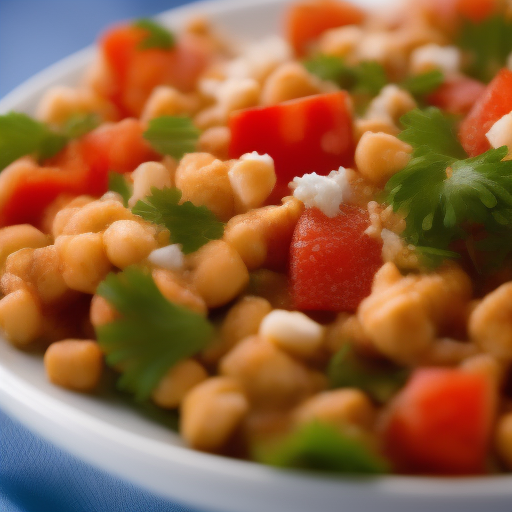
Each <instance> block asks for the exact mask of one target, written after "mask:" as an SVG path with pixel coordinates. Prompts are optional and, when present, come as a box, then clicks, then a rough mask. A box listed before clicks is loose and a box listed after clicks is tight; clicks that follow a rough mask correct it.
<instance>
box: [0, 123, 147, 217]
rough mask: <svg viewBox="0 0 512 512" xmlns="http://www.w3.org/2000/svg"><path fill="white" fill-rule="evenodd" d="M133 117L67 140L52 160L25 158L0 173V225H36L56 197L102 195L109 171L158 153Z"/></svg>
mask: <svg viewBox="0 0 512 512" xmlns="http://www.w3.org/2000/svg"><path fill="white" fill-rule="evenodd" d="M142 133H143V128H142V125H141V124H140V122H139V121H136V120H135V119H125V120H124V121H121V122H119V123H115V124H114V123H113V124H106V125H103V126H101V127H99V128H97V129H96V130H94V131H92V132H90V133H89V134H87V135H85V136H84V137H83V138H82V139H80V140H78V141H72V142H71V143H70V144H68V146H67V147H66V148H65V149H64V150H63V151H62V152H61V153H59V154H58V155H57V156H56V157H54V158H52V159H50V160H48V161H47V162H45V165H44V166H40V165H38V164H37V163H36V162H34V161H33V160H32V159H30V158H23V159H21V160H19V161H17V162H14V163H13V164H12V165H10V166H9V167H8V168H7V169H4V171H2V173H1V174H0V190H1V191H2V194H1V195H0V226H7V225H11V224H23V223H30V224H34V225H38V223H39V222H40V220H41V215H42V213H43V211H44V209H45V208H46V207H47V206H48V205H49V204H50V203H51V202H52V201H54V200H55V199H56V198H57V197H58V196H59V195H61V194H69V195H81V194H90V195H93V196H101V195H102V194H104V193H105V192H106V191H107V189H108V173H109V171H117V172H129V171H133V170H134V169H135V168H136V167H137V166H138V165H139V164H141V163H143V162H145V161H148V160H152V159H154V158H155V157H156V156H157V155H156V153H154V151H153V150H152V149H151V147H150V146H149V145H148V143H147V142H146V141H145V140H144V139H143V137H142Z"/></svg>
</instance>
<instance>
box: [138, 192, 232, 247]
mask: <svg viewBox="0 0 512 512" xmlns="http://www.w3.org/2000/svg"><path fill="white" fill-rule="evenodd" d="M180 199H181V191H180V190H178V189H177V188H172V189H171V188H164V189H163V190H160V189H158V188H155V187H153V188H152V189H151V195H150V196H148V197H146V199H145V200H144V201H137V204H136V205H135V206H134V207H133V208H132V212H133V213H134V214H135V215H140V216H141V217H142V218H143V219H145V220H147V221H149V222H153V223H155V224H162V225H164V226H165V227H166V228H167V229H168V230H169V231H170V232H171V242H172V243H173V244H181V245H182V250H183V252H184V253H185V254H190V253H192V252H195V251H197V250H198V249H199V248H201V247H202V246H203V245H205V244H206V243H208V242H209V241H210V240H217V239H219V238H222V236H223V235H224V224H223V223H222V222H220V221H219V220H217V218H216V217H215V215H214V214H213V213H212V212H211V211H210V210H209V209H208V208H207V207H206V206H195V205H194V204H192V203H191V202H190V201H186V202H185V203H183V204H179V202H180Z"/></svg>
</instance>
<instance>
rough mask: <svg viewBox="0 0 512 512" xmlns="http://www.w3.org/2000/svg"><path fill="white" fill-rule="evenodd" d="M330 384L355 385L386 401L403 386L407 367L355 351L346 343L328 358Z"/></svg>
mask: <svg viewBox="0 0 512 512" xmlns="http://www.w3.org/2000/svg"><path fill="white" fill-rule="evenodd" d="M327 374H328V377H329V383H330V385H331V387H332V388H358V389H361V390H362V391H364V392H365V393H367V394H368V395H369V396H370V397H371V398H372V399H373V400H375V401H376V402H378V403H386V402H387V401H388V400H389V399H390V398H391V397H392V396H393V395H395V394H396V392H397V391H398V390H399V389H400V388H401V387H403V385H404V384H405V382H406V380H407V377H408V374H409V372H408V370H406V369H404V368H399V367H397V366H394V365H391V364H389V363H388V364H386V363H382V362H380V363H379V362H377V361H370V360H369V359H368V358H363V357H361V356H359V355H358V354H357V352H356V351H355V350H354V348H353V347H352V346H351V345H350V344H349V343H347V344H346V345H344V346H343V347H342V348H341V350H340V351H339V352H338V353H337V354H336V355H334V357H333V358H332V359H331V362H330V364H329V369H328V372H327Z"/></svg>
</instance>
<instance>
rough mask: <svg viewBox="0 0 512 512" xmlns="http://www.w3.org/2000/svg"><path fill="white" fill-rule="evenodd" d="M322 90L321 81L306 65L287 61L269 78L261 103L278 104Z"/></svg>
mask: <svg viewBox="0 0 512 512" xmlns="http://www.w3.org/2000/svg"><path fill="white" fill-rule="evenodd" d="M320 92H322V89H321V86H320V82H319V81H318V80H317V79H315V77H313V76H312V75H310V74H309V73H308V72H307V71H306V69H305V68H304V66H302V65H301V64H299V63H298V62H285V63H284V64H281V65H280V66H279V67H278V68H277V69H276V70H275V71H274V72H273V73H272V74H271V75H270V76H269V77H268V78H267V80H266V82H265V85H264V87H263V90H262V91H261V104H262V105H276V104H278V103H282V102H283V101H288V100H293V99H296V98H303V97H304V96H312V95H313V94H319V93H320Z"/></svg>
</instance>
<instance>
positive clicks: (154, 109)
mask: <svg viewBox="0 0 512 512" xmlns="http://www.w3.org/2000/svg"><path fill="white" fill-rule="evenodd" d="M198 108H199V100H198V98H196V97H194V96H192V95H187V94H183V93H181V92H180V91H178V90H177V89H174V88H173V87H169V86H166V85H161V86H159V87H155V89H153V92H152V93H151V96H150V97H149V98H148V100H147V101H146V104H145V105H144V110H143V111H142V114H141V121H142V122H144V123H145V122H148V121H150V120H151V119H154V118H155V117H161V116H183V115H191V114H194V113H195V112H196V110H197V109H198Z"/></svg>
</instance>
